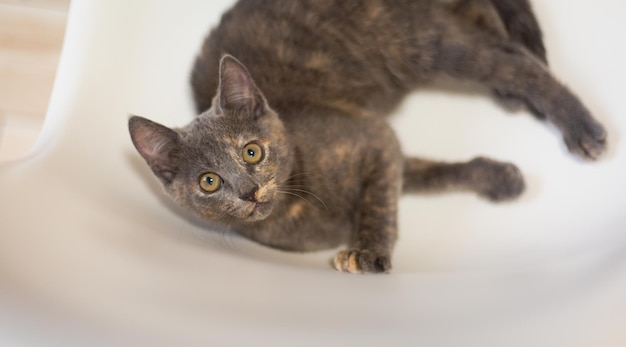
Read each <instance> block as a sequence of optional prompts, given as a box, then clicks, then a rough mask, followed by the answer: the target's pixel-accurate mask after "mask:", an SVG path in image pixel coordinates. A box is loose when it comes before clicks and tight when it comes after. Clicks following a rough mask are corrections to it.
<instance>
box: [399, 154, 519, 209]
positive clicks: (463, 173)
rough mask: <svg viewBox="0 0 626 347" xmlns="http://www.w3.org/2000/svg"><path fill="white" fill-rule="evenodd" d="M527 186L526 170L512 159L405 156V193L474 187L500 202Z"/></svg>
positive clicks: (462, 189) (474, 189) (490, 198)
mask: <svg viewBox="0 0 626 347" xmlns="http://www.w3.org/2000/svg"><path fill="white" fill-rule="evenodd" d="M524 188H525V184H524V178H523V176H522V173H521V172H520V170H519V169H518V168H517V167H516V166H515V165H513V164H509V163H503V162H498V161H495V160H492V159H488V158H484V157H478V158H475V159H473V160H470V161H467V162H458V163H446V162H438V161H432V160H426V159H420V158H405V159H404V170H403V186H402V191H403V192H404V193H439V192H448V191H473V192H476V193H477V194H478V195H480V196H481V197H484V198H486V199H489V200H491V201H494V202H496V201H506V200H511V199H514V198H516V197H518V196H519V195H520V194H522V192H523V191H524Z"/></svg>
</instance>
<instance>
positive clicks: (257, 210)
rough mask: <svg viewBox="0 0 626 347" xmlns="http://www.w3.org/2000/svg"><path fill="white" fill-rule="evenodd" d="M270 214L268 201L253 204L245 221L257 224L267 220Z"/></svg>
mask: <svg viewBox="0 0 626 347" xmlns="http://www.w3.org/2000/svg"><path fill="white" fill-rule="evenodd" d="M271 212H272V204H271V202H270V201H258V202H253V203H251V209H250V212H249V213H248V216H247V218H246V219H247V220H248V221H251V222H257V221H260V220H263V219H265V218H267V217H268V216H269V215H270V213H271Z"/></svg>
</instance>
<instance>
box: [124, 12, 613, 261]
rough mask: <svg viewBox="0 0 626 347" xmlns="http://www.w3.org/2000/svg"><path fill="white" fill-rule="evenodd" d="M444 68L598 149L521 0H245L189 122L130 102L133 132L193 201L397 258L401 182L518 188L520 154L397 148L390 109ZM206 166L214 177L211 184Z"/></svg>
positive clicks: (274, 240)
mask: <svg viewBox="0 0 626 347" xmlns="http://www.w3.org/2000/svg"><path fill="white" fill-rule="evenodd" d="M234 57H236V59H235V58H234ZM438 75H447V76H451V77H453V78H456V79H459V80H468V81H474V82H477V83H480V84H483V85H485V86H487V87H489V88H491V89H492V90H494V92H495V95H496V96H497V97H498V98H500V99H503V100H505V101H507V102H510V101H513V102H519V103H524V104H527V105H528V106H529V107H530V108H531V109H532V110H533V111H534V112H535V113H537V114H539V115H541V116H543V117H545V118H546V119H547V121H548V122H551V123H552V124H554V125H555V126H556V127H557V128H558V129H560V130H561V132H562V134H563V136H564V139H565V143H566V144H567V146H568V148H569V149H570V151H572V152H574V153H575V154H578V155H580V156H582V157H584V158H588V159H596V158H597V157H598V156H599V155H600V154H601V153H602V152H603V150H604V149H605V140H606V132H605V130H604V128H603V127H602V125H600V124H599V123H598V122H597V121H595V120H594V119H593V118H592V116H591V115H590V113H589V112H588V111H587V109H586V108H585V107H584V106H583V105H582V103H581V102H580V101H579V100H578V98H577V97H576V96H574V94H572V93H571V92H570V91H569V90H568V89H567V88H566V87H564V86H563V85H562V84H561V83H559V82H558V81H557V80H556V79H555V78H554V77H552V75H551V74H550V72H549V71H548V68H547V64H546V52H545V48H544V45H543V42H542V34H541V30H540V29H539V26H538V24H537V21H536V19H535V16H534V14H533V13H532V10H531V7H530V4H529V2H528V1H527V0H493V1H489V0H456V1H444V0H359V1H356V0H355V1H340V0H299V1H283V0H241V1H239V2H238V3H237V4H236V5H235V6H234V8H233V9H231V10H230V11H228V12H227V13H226V14H225V15H224V16H223V18H222V21H221V23H220V24H219V26H218V27H217V28H215V29H214V30H213V31H212V32H211V34H210V35H209V36H208V38H207V39H206V41H205V42H204V46H203V47H202V51H201V53H200V54H199V56H198V58H197V60H196V63H195V66H194V68H193V74H192V86H193V91H194V96H195V100H196V104H197V107H198V111H199V112H201V114H200V115H199V116H198V117H197V118H196V119H195V120H194V121H193V122H191V123H190V124H188V125H187V126H185V127H183V128H180V129H169V128H167V127H165V126H162V125H159V124H156V123H153V122H151V121H149V120H147V119H144V118H141V117H132V118H131V119H130V122H129V126H130V132H131V136H132V140H133V143H134V144H135V146H136V148H137V150H138V151H139V153H140V154H141V155H142V156H143V158H144V159H145V160H146V161H147V163H148V164H149V165H150V167H151V169H152V171H153V172H154V173H155V175H156V176H157V177H158V178H159V179H160V180H161V181H162V183H163V185H164V187H165V190H166V192H167V193H168V194H169V195H170V196H171V197H172V198H173V199H174V200H175V201H176V202H178V203H179V204H181V205H182V206H184V207H185V208H187V209H188V210H190V211H193V212H195V213H196V214H198V215H200V216H201V217H203V218H206V219H207V220H210V221H216V222H221V223H224V224H228V225H230V226H231V227H232V228H235V229H236V230H237V231H238V232H239V233H241V234H242V235H243V236H245V237H247V238H250V239H252V240H255V241H257V242H259V243H262V244H264V245H268V246H271V247H275V248H280V249H284V250H292V251H314V250H320V249H326V248H333V247H338V246H340V245H347V249H346V250H344V251H341V252H339V253H338V254H337V256H336V257H335V259H334V265H335V267H336V268H337V269H338V270H341V271H346V272H358V273H369V272H388V271H389V270H390V268H391V252H392V248H393V245H394V242H395V241H396V237H397V205H398V198H399V196H400V194H401V192H402V191H405V192H423V191H440V190H447V189H463V190H473V191H476V192H477V193H478V194H480V195H482V196H484V197H486V198H488V199H491V200H494V201H499V200H505V199H511V198H514V197H516V196H518V195H519V194H520V193H521V192H522V191H523V189H524V182H523V179H522V176H521V174H520V172H519V170H518V169H517V168H516V167H515V166H513V165H511V164H505V163H499V162H496V161H492V160H490V159H486V158H477V159H474V160H472V161H469V162H465V163H440V162H435V161H429V160H423V159H418V158H405V157H403V155H402V153H401V151H400V148H399V146H398V142H397V140H396V137H395V135H394V133H393V131H392V130H391V129H390V127H389V126H388V124H387V123H386V122H385V119H384V116H385V115H387V114H388V113H389V112H391V111H392V110H393V108H394V107H396V105H398V103H399V102H400V101H401V100H402V98H403V97H404V96H405V95H406V94H407V93H408V92H409V91H411V90H413V89H415V88H416V87H418V86H419V85H420V84H422V83H424V82H426V81H429V80H431V79H432V78H434V77H436V76H438ZM249 143H254V144H257V145H259V146H260V147H261V148H262V149H263V150H264V153H263V159H262V160H261V161H260V162H259V163H257V164H253V165H251V164H248V163H246V161H245V158H244V157H245V155H246V152H245V151H244V152H242V149H243V147H244V146H246V145H247V144H249ZM252 154H258V153H254V152H252ZM207 172H210V173H215V174H218V175H219V176H220V177H221V180H222V181H221V187H220V188H219V190H217V191H216V192H214V193H207V192H206V191H204V190H203V189H202V188H201V187H200V184H199V180H200V179H201V177H202V175H203V174H205V173H207ZM211 182H213V181H211ZM213 183H215V182H213Z"/></svg>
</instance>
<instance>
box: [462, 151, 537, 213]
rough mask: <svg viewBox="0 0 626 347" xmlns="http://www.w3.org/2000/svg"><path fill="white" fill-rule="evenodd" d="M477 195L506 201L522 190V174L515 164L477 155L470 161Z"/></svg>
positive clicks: (523, 186) (516, 195) (495, 200)
mask: <svg viewBox="0 0 626 347" xmlns="http://www.w3.org/2000/svg"><path fill="white" fill-rule="evenodd" d="M470 166H471V167H472V169H473V174H472V176H473V177H474V181H475V182H476V191H477V193H478V194H479V195H481V196H482V197H484V198H487V199H489V200H491V201H494V202H497V201H506V200H511V199H514V198H516V197H518V196H519V195H520V194H522V193H523V192H524V189H525V187H526V184H525V183H524V176H523V175H522V172H521V171H520V170H519V169H518V168H517V166H515V165H513V164H509V163H502V162H498V161H495V160H491V159H488V158H483V157H479V158H476V159H474V160H472V161H471V162H470Z"/></svg>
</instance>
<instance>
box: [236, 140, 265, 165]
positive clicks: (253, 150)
mask: <svg viewBox="0 0 626 347" xmlns="http://www.w3.org/2000/svg"><path fill="white" fill-rule="evenodd" d="M241 156H242V157H243V161H245V162H246V163H248V164H258V163H259V162H260V161H261V160H263V148H261V146H259V145H257V144H256V143H254V142H252V143H249V144H247V145H246V146H245V147H244V148H243V150H242V151H241Z"/></svg>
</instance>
